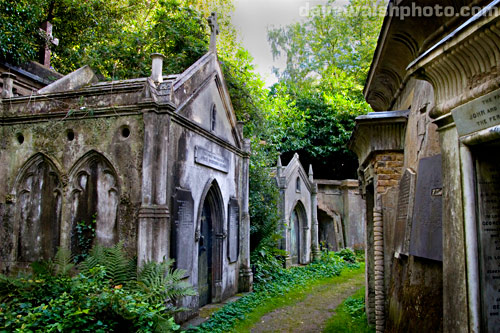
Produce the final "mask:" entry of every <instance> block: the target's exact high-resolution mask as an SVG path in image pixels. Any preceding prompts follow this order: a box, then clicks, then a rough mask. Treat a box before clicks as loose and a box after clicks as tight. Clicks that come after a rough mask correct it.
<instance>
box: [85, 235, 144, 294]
mask: <svg viewBox="0 0 500 333" xmlns="http://www.w3.org/2000/svg"><path fill="white" fill-rule="evenodd" d="M96 266H103V267H104V268H105V271H106V278H107V279H108V280H109V281H110V283H111V284H113V285H114V286H117V285H126V284H128V283H130V282H135V281H136V279H137V274H136V272H137V267H136V260H135V259H127V257H126V256H125V253H124V251H123V242H119V243H118V244H116V245H115V246H113V247H110V248H106V247H103V246H101V245H95V246H94V247H93V248H92V250H90V253H89V254H88V255H87V257H86V258H85V260H84V261H83V262H82V263H81V264H80V271H81V272H82V273H83V274H88V273H89V271H90V270H91V269H92V268H94V267H96Z"/></svg>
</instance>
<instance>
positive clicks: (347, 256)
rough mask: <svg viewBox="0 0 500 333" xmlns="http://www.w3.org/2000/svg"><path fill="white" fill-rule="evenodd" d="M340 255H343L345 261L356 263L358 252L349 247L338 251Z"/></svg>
mask: <svg viewBox="0 0 500 333" xmlns="http://www.w3.org/2000/svg"><path fill="white" fill-rule="evenodd" d="M336 253H337V255H338V256H339V257H341V258H342V259H343V260H344V261H345V262H350V263H355V262H356V254H355V253H354V251H353V250H352V249H350V248H348V247H346V248H345V249H342V250H340V251H337V252H336Z"/></svg>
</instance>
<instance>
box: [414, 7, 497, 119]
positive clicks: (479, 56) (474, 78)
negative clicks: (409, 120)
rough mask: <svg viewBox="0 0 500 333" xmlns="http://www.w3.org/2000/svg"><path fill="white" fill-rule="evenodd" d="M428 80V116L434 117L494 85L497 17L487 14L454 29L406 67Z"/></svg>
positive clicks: (495, 84) (486, 91)
mask: <svg viewBox="0 0 500 333" xmlns="http://www.w3.org/2000/svg"><path fill="white" fill-rule="evenodd" d="M408 69H410V74H412V75H415V76H417V77H418V78H419V79H423V80H426V81H429V82H430V83H431V84H432V86H433V88H434V94H435V101H436V103H435V105H436V106H435V108H434V109H433V110H432V111H431V113H430V115H431V117H432V118H438V117H440V116H442V115H444V114H446V113H448V112H449V111H450V110H451V109H453V108H455V107H457V106H458V105H461V104H464V103H466V102H468V101H470V100H473V99H475V98H477V97H479V96H482V95H484V94H486V93H488V92H490V91H493V90H495V89H497V88H498V86H499V84H500V75H499V74H500V72H499V71H500V16H493V15H487V16H485V17H481V18H480V19H477V20H475V21H472V22H470V24H468V25H464V26H463V28H462V29H460V28H459V29H457V30H455V31H454V32H452V33H451V34H450V35H449V36H447V37H445V38H444V39H443V40H442V41H441V42H440V43H438V44H436V45H435V46H434V47H433V48H431V49H430V52H427V53H425V54H424V55H423V56H421V57H420V58H418V59H416V60H415V61H414V62H413V63H412V64H410V65H409V66H408Z"/></svg>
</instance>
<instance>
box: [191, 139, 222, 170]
mask: <svg viewBox="0 0 500 333" xmlns="http://www.w3.org/2000/svg"><path fill="white" fill-rule="evenodd" d="M194 161H195V162H196V163H198V164H201V165H204V166H207V167H209V168H212V169H215V170H219V171H222V172H224V173H227V172H228V171H229V159H228V158H226V157H224V156H222V155H219V154H215V153H212V152H211V151H209V150H206V149H205V148H202V147H200V146H195V147H194Z"/></svg>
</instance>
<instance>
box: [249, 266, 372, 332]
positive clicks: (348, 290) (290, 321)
mask: <svg viewBox="0 0 500 333" xmlns="http://www.w3.org/2000/svg"><path fill="white" fill-rule="evenodd" d="M363 285H364V273H360V274H359V275H355V276H354V277H353V278H351V279H349V280H347V281H346V282H343V283H338V282H330V283H326V284H322V285H319V286H317V287H315V288H314V289H313V290H312V291H311V293H310V294H309V295H308V296H307V297H306V299H304V300H303V301H301V302H298V303H296V304H294V305H291V306H286V307H283V308H279V309H276V310H274V311H273V312H270V313H268V314H266V315H265V316H263V317H262V318H261V319H260V322H259V323H257V324H256V325H255V326H254V327H253V328H252V330H251V332H252V333H261V332H300V333H304V332H322V331H323V329H324V326H325V322H326V321H327V320H328V319H329V318H330V317H331V316H332V315H333V313H334V312H335V308H336V307H337V306H339V305H340V303H342V301H343V300H344V299H346V298H347V297H349V296H351V295H352V294H354V293H355V292H356V291H357V290H358V289H360V288H361V287H363Z"/></svg>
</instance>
